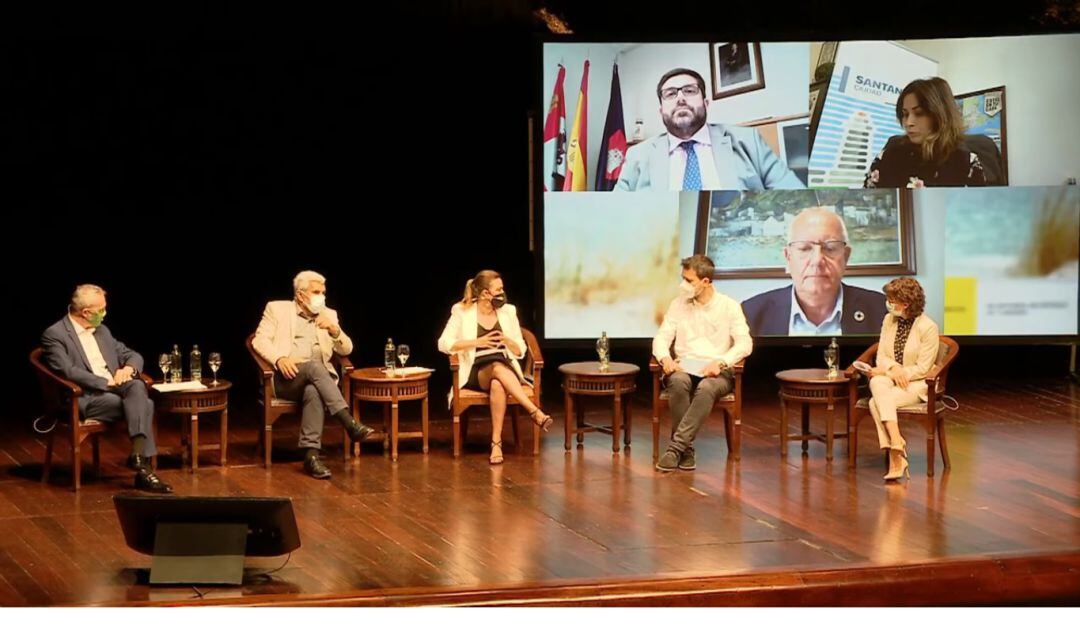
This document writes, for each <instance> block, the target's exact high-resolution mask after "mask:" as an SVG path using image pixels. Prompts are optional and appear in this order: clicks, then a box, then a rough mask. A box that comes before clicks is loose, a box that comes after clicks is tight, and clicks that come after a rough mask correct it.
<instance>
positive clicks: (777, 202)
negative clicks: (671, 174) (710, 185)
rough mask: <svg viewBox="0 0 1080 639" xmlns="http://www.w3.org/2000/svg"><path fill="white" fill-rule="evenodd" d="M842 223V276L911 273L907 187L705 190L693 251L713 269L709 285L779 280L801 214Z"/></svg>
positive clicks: (912, 252)
mask: <svg viewBox="0 0 1080 639" xmlns="http://www.w3.org/2000/svg"><path fill="white" fill-rule="evenodd" d="M811 207H823V208H826V209H829V210H832V211H833V212H835V213H836V214H838V215H840V216H841V217H842V218H843V220H844V226H845V227H846V228H847V231H848V238H849V245H848V247H849V248H850V249H851V256H850V257H849V258H848V260H847V267H846V270H845V272H846V273H847V274H849V275H914V273H915V233H914V229H915V226H914V216H913V214H912V195H911V191H909V190H908V189H804V190H798V191H791V190H785V191H780V190H777V191H762V192H758V193H754V192H749V191H747V192H742V191H711V192H703V193H701V195H700V199H699V200H698V223H697V237H696V239H695V242H694V252H695V253H703V254H705V255H708V256H709V257H710V258H712V260H713V262H715V263H716V265H717V266H716V279H742V278H786V277H790V275H789V274H788V273H787V272H785V270H784V267H785V266H786V264H785V261H784V248H785V246H786V244H787V237H788V227H789V226H790V225H791V222H792V220H794V219H795V216H796V215H798V213H799V212H800V211H802V210H803V209H807V208H811Z"/></svg>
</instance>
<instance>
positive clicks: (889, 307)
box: [885, 300, 904, 319]
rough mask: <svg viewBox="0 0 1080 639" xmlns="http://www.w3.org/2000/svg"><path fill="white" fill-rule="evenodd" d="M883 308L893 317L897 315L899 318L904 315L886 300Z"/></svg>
mask: <svg viewBox="0 0 1080 639" xmlns="http://www.w3.org/2000/svg"><path fill="white" fill-rule="evenodd" d="M885 310H887V311H889V314H890V315H892V316H893V317H899V318H901V319H902V318H903V317H904V313H903V312H901V311H898V310H897V309H896V307H895V306H893V303H892V302H890V301H888V300H885Z"/></svg>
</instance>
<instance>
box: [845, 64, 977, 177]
mask: <svg viewBox="0 0 1080 639" xmlns="http://www.w3.org/2000/svg"><path fill="white" fill-rule="evenodd" d="M896 119H897V120H899V122H900V125H901V126H902V127H904V135H895V136H893V137H891V138H889V141H888V142H886V143H885V147H884V148H883V149H881V153H879V154H878V156H877V158H875V159H874V162H873V163H872V164H871V165H870V171H869V172H868V173H867V174H866V179H865V181H864V183H863V186H864V187H865V188H868V189H870V188H878V187H881V188H902V187H908V188H919V187H923V186H986V185H987V184H988V183H989V182H990V181H989V180H988V179H987V171H986V169H985V168H984V167H983V162H982V160H981V159H980V157H979V155H977V154H976V153H975V149H973V148H972V146H976V145H977V146H978V147H979V149H982V152H983V153H986V152H987V151H986V149H988V148H989V147H994V143H993V141H992V140H990V139H989V138H987V137H986V136H976V135H970V136H965V135H964V120H963V117H962V116H961V114H960V107H959V106H958V105H957V104H956V98H954V97H953V92H952V88H951V87H949V83H948V82H946V81H945V80H943V79H941V78H928V79H925V80H915V81H913V82H911V83H910V84H908V85H907V86H906V87H904V90H903V91H901V92H900V97H899V99H897V101H896ZM987 143H989V147H988V146H987ZM989 153H994V154H996V153H997V148H996V147H994V148H992V149H989ZM994 162H995V163H997V160H996V159H994Z"/></svg>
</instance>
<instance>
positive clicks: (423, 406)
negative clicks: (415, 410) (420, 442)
mask: <svg viewBox="0 0 1080 639" xmlns="http://www.w3.org/2000/svg"><path fill="white" fill-rule="evenodd" d="M420 424H421V425H422V427H423V429H424V454H425V455H427V452H428V398H427V396H426V395H425V396H424V399H422V400H420Z"/></svg>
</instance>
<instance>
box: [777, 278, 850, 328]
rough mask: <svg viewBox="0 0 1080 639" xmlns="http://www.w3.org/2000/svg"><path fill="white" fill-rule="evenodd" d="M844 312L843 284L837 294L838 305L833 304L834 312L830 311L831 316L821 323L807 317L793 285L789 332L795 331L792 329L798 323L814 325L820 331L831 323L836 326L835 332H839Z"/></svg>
mask: <svg viewBox="0 0 1080 639" xmlns="http://www.w3.org/2000/svg"><path fill="white" fill-rule="evenodd" d="M843 313H844V287H843V286H841V287H840V291H839V293H838V294H837V296H836V306H833V310H832V312H831V313H829V316H828V317H827V318H825V321H823V322H822V323H821V324H814V323H813V322H811V321H810V320H809V319H807V318H806V314H805V313H803V310H802V307H801V306H799V298H798V297H796V296H795V287H794V286H792V287H791V315H790V317H789V318H788V333H789V334H791V333H792V332H793V331H792V329H793V328H794V327H795V326H796V325H797V324H798V323H801V324H803V325H805V326H810V327H813V328H814V329H817V330H818V331H820V330H821V329H822V328H823V327H825V326H826V325H829V324H831V325H833V326H835V329H834V330H835V332H837V333H839V332H840V318H841V317H842V316H843Z"/></svg>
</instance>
